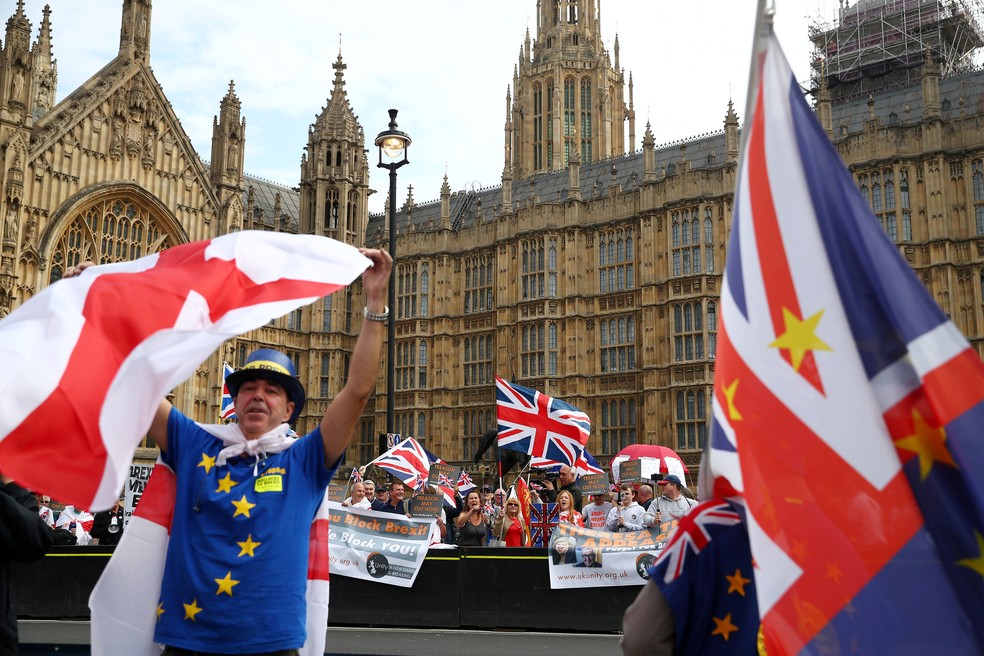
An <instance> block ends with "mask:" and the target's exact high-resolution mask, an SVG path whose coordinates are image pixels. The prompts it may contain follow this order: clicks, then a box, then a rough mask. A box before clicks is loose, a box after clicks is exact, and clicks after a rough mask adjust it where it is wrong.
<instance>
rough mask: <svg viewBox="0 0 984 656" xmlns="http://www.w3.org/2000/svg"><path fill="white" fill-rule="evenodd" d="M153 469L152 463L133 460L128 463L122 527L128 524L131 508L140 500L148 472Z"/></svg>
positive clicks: (148, 478)
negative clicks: (128, 469)
mask: <svg viewBox="0 0 984 656" xmlns="http://www.w3.org/2000/svg"><path fill="white" fill-rule="evenodd" d="M153 470H154V463H152V462H150V463H139V462H134V463H132V464H131V465H130V477H129V478H128V479H127V482H126V491H125V492H124V495H123V528H124V529H125V528H126V527H127V526H129V525H130V518H131V517H132V516H133V510H134V509H135V508H136V507H137V503H139V502H140V497H141V496H142V495H143V491H144V488H145V487H147V481H149V480H150V472H152V471H153Z"/></svg>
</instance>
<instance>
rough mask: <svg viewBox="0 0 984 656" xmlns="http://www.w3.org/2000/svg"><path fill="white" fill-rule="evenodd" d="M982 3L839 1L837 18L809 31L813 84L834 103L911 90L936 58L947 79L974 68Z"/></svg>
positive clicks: (981, 41) (983, 35)
mask: <svg viewBox="0 0 984 656" xmlns="http://www.w3.org/2000/svg"><path fill="white" fill-rule="evenodd" d="M981 16H982V0H859V2H857V3H855V4H854V5H853V6H848V0H841V7H840V11H839V17H838V19H837V20H835V21H832V22H828V23H826V24H824V23H821V22H816V23H814V24H813V25H811V26H810V40H811V41H812V42H813V55H812V58H811V62H810V66H811V68H812V76H811V77H812V79H811V84H812V86H813V89H814V90H816V89H818V88H819V86H820V83H821V80H825V81H826V85H827V88H828V89H829V90H830V94H831V98H832V99H833V100H835V101H837V100H846V99H850V98H855V97H858V96H859V95H861V94H864V95H868V94H870V93H873V92H875V91H879V90H883V89H890V88H897V87H902V86H908V85H910V84H912V83H913V82H915V81H916V80H918V79H919V74H920V72H919V68H920V67H921V66H922V64H923V63H924V62H925V61H926V57H927V56H932V57H933V58H934V59H935V60H936V61H937V62H938V64H939V66H940V70H941V73H942V74H944V75H949V74H952V73H956V72H959V71H962V70H967V69H969V68H972V67H974V66H975V62H974V51H975V50H976V49H977V48H979V47H980V46H981V45H984V32H982V31H981V27H980V18H981Z"/></svg>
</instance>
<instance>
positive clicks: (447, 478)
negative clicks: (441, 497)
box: [427, 462, 461, 489]
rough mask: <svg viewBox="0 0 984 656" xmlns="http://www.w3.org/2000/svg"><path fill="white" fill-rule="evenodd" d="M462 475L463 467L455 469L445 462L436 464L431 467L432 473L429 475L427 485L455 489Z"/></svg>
mask: <svg viewBox="0 0 984 656" xmlns="http://www.w3.org/2000/svg"><path fill="white" fill-rule="evenodd" d="M460 473H461V467H455V466H454V465H449V464H447V463H444V462H435V463H433V464H432V465H431V466H430V471H429V473H428V474H427V484H428V485H440V486H442V487H449V488H452V489H454V487H455V485H456V484H457V483H458V475H459V474H460Z"/></svg>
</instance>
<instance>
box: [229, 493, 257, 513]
mask: <svg viewBox="0 0 984 656" xmlns="http://www.w3.org/2000/svg"><path fill="white" fill-rule="evenodd" d="M232 505H234V506H235V507H236V512H234V513H232V516H233V517H238V516H239V515H246V516H247V517H249V509H250V508H255V507H256V504H255V503H250V502H249V499H247V498H246V495H245V494H244V495H243V498H242V499H240V500H239V501H236V500H233V501H232Z"/></svg>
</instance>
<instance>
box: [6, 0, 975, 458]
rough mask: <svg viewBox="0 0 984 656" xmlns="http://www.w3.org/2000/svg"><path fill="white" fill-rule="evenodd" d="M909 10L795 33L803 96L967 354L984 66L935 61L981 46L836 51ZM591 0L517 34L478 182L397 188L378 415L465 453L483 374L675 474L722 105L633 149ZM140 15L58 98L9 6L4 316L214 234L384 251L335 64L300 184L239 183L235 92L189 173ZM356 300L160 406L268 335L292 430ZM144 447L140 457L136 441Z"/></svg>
mask: <svg viewBox="0 0 984 656" xmlns="http://www.w3.org/2000/svg"><path fill="white" fill-rule="evenodd" d="M913 3H915V4H918V5H920V7H919V10H920V16H922V15H923V10H924V9H925V7H924V6H923V5H926V4H927V3H926V2H925V0H922V1H921V2H917V0H905V2H898V1H897V0H894V1H893V2H891V3H889V2H888V1H887V0H862V1H861V2H860V3H858V4H857V5H855V6H854V7H851V8H845V10H844V11H843V13H842V15H841V16H840V17H839V23H838V27H837V28H835V29H834V30H833V31H822V30H817V31H816V32H815V33H814V34H812V35H811V38H814V39H815V41H814V42H815V44H817V45H818V53H819V54H818V57H817V59H816V60H815V61H814V64H815V65H816V66H817V70H818V71H819V72H818V74H817V75H816V77H815V82H816V84H815V85H814V89H813V92H814V98H815V103H816V109H817V114H818V116H819V118H820V120H821V123H822V124H823V126H824V128H825V129H826V130H827V133H828V135H830V138H831V139H832V140H833V142H834V143H835V145H836V146H837V148H838V150H839V151H840V153H841V155H842V157H843V158H844V160H845V162H846V163H847V164H848V166H849V167H850V168H851V170H852V171H853V173H854V175H855V177H856V179H857V181H858V185H859V187H860V188H861V190H862V193H863V194H864V195H865V197H866V198H867V199H868V200H869V203H870V204H871V207H872V210H873V213H874V217H875V218H873V219H872V220H878V221H879V222H880V223H881V224H882V225H883V227H884V228H885V230H886V233H887V234H888V236H889V237H890V238H891V239H892V240H893V241H895V242H896V243H897V244H898V247H899V250H900V252H901V253H902V255H903V256H904V257H905V258H906V259H907V260H908V262H909V263H910V264H911V265H912V267H913V268H914V269H915V271H916V272H917V274H918V275H919V276H920V278H921V279H922V281H923V282H924V283H925V285H926V286H927V288H928V289H929V290H930V291H931V293H932V294H933V295H934V297H935V298H936V299H937V301H938V302H939V303H940V305H941V307H942V308H943V309H944V311H945V312H947V314H949V315H950V316H951V317H952V318H953V320H954V321H955V322H956V324H957V326H958V327H959V328H960V329H961V330H962V331H963V332H964V333H965V334H966V335H967V337H968V338H969V339H970V341H971V343H972V344H974V346H975V347H976V348H977V349H978V350H979V351H980V350H981V348H982V344H984V315H982V310H984V306H982V300H981V299H982V276H984V273H982V272H984V73H981V72H979V71H976V70H968V69H967V68H966V67H961V66H959V65H954V64H955V63H958V62H957V60H958V59H960V58H961V57H964V56H965V55H966V52H967V49H968V48H969V47H971V46H979V45H981V43H980V39H979V38H977V39H976V41H975V38H976V32H975V31H974V30H972V29H969V28H968V29H965V30H964V32H961V33H960V35H961V36H962V37H965V38H966V40H967V41H968V43H969V46H967V47H964V48H948V47H943V46H945V45H948V44H950V45H952V41H953V40H954V38H955V36H954V35H956V34H957V28H955V27H954V23H953V15H952V14H951V13H949V12H950V9H949V6H950V5H951V4H953V3H947V10H946V11H947V13H945V20H946V21H949V22H948V23H946V24H945V25H943V21H944V12H943V8H942V7H940V8H938V9H939V10H940V11H939V12H938V14H937V23H939V25H938V27H940V29H938V31H937V34H938V35H939V37H940V39H939V41H938V42H935V45H934V44H928V45H927V44H926V43H924V42H922V41H920V42H919V43H918V44H917V45H918V46H919V47H918V49H917V48H911V49H910V50H909V51H906V52H905V53H904V55H905V56H904V57H901V56H899V53H898V52H892V51H890V49H889V48H885V49H884V51H885V52H886V53H887V54H885V55H884V57H883V59H882V60H878V59H877V57H874V56H872V57H869V58H868V59H866V60H864V61H859V62H858V63H857V65H856V67H855V68H854V69H852V68H851V66H850V64H851V61H852V60H851V59H850V58H848V57H847V56H846V55H845V56H841V55H844V54H845V53H849V52H851V50H850V39H851V38H856V35H857V34H861V33H863V30H862V29H861V27H862V26H864V25H865V24H866V23H865V21H868V20H882V21H884V20H885V16H886V11H889V10H891V11H906V10H907V9H906V7H907V6H908V5H909V4H913ZM600 4H601V2H600V0H559V1H555V2H537V3H536V6H537V20H536V34H535V37H533V36H530V35H529V34H527V37H526V39H525V41H524V43H523V44H522V47H521V54H520V57H519V61H518V64H517V65H516V66H515V68H514V74H513V80H512V85H511V91H510V93H509V94H508V95H507V97H506V98H505V101H506V103H505V104H506V115H505V135H506V138H505V144H504V168H503V174H502V184H501V186H496V187H492V188H487V189H481V190H474V191H461V192H455V193H452V192H451V186H450V183H449V179H448V176H445V179H444V181H443V184H439V183H438V182H435V189H434V192H435V194H438V195H439V197H438V199H437V200H435V201H433V202H421V203H417V202H416V201H415V199H414V198H413V196H412V194H408V195H407V196H406V198H405V200H403V201H402V202H398V205H399V207H398V210H397V253H398V261H397V266H396V280H397V290H396V291H397V299H398V300H397V307H396V308H394V311H395V312H396V313H397V321H396V334H395V335H393V336H391V337H392V338H393V339H395V340H396V342H395V347H396V362H395V365H396V383H397V390H396V405H395V411H396V420H397V427H396V430H397V432H399V433H402V434H404V435H414V436H417V437H421V438H423V439H424V441H425V444H426V445H427V447H428V449H429V450H431V451H432V452H435V453H437V454H439V455H441V456H442V457H443V458H444V459H445V460H448V461H465V460H469V459H470V458H471V457H472V456H473V454H474V452H475V449H476V447H477V443H478V439H479V438H480V436H481V435H482V434H483V433H484V432H485V431H486V430H488V429H489V428H492V427H493V426H494V424H495V407H494V399H495V391H494V377H495V376H496V375H498V376H500V377H503V378H506V379H509V380H514V381H515V382H517V383H519V384H521V385H525V386H528V387H534V388H536V389H539V390H541V391H543V392H546V393H548V394H550V395H552V396H557V397H560V398H563V399H565V400H568V401H570V402H571V403H573V404H574V405H576V406H578V407H579V408H581V409H582V410H584V411H586V412H587V413H588V414H589V415H590V416H591V418H592V423H593V427H594V430H593V431H592V437H591V441H590V442H589V445H588V448H589V450H590V451H591V452H592V453H593V454H595V455H596V456H598V458H599V460H601V461H602V462H603V463H604V462H605V461H606V460H607V459H609V458H610V457H611V456H612V455H614V453H616V452H617V451H618V450H619V449H620V448H622V447H624V446H626V445H628V444H631V443H636V442H644V443H659V444H664V445H667V446H670V447H673V448H674V449H676V450H677V451H678V452H679V453H681V455H682V456H683V457H684V459H685V460H686V461H687V462H688V464H690V465H691V472H692V473H695V472H696V465H697V463H698V460H699V454H700V449H701V447H702V446H703V442H704V439H705V435H706V422H707V418H708V415H709V412H710V404H711V381H712V378H713V374H714V355H715V338H716V329H717V321H718V306H717V294H718V289H719V287H720V282H721V272H722V271H723V268H724V260H725V256H726V252H725V249H726V245H727V239H728V232H729V228H730V222H731V213H732V202H733V191H734V188H735V183H736V176H737V165H738V147H739V118H738V116H737V115H736V113H735V111H734V109H733V107H732V105H731V103H730V102H727V101H726V99H722V112H723V113H724V119H723V122H722V124H721V125H720V126H708V128H709V129H714V131H713V132H711V133H708V134H706V135H703V136H700V137H696V138H693V139H687V140H685V141H681V142H678V143H674V144H668V145H664V146H659V147H657V146H656V144H655V138H654V129H653V127H652V126H650V125H646V126H645V128H644V130H643V134H642V137H641V149H639V150H636V142H637V134H636V122H635V112H634V108H633V101H632V80H631V77H628V79H626V75H625V73H624V72H623V68H622V63H621V62H620V61H619V43H618V39H617V38H616V40H615V43H614V44H613V47H612V49H611V50H609V49H608V48H607V47H606V46H605V44H603V43H602V40H601V36H600V23H599V21H600ZM928 4H932V3H928ZM957 4H958V5H960V3H957ZM900 7H901V9H900ZM889 18H891V17H889ZM971 18H973V17H971ZM151 19H152V7H151V3H150V1H149V0H125V1H124V3H123V11H122V22H121V27H120V31H119V35H120V48H119V54H118V55H117V57H116V58H115V59H113V60H112V61H111V62H109V63H108V64H107V65H106V66H105V67H104V68H102V69H101V70H100V71H98V72H96V73H95V74H94V75H93V76H92V77H91V78H90V79H89V80H88V81H86V82H85V83H84V84H83V85H82V86H81V87H80V88H78V89H75V90H74V91H72V92H71V93H69V94H68V95H67V96H65V97H64V98H63V99H61V100H60V101H59V102H57V104H53V102H54V99H55V97H56V92H57V88H56V85H57V70H56V65H55V60H54V58H53V56H52V35H51V28H50V23H49V10H48V9H47V8H46V9H45V11H44V15H43V17H42V20H41V25H40V29H39V31H38V34H37V38H36V39H35V40H34V41H33V42H32V40H31V37H32V26H31V22H30V21H29V20H28V19H27V17H26V16H25V15H24V11H23V4H22V3H21V2H18V4H17V8H16V10H15V13H14V14H13V16H11V18H10V19H9V20H8V22H7V29H6V35H5V38H4V40H3V43H2V47H0V148H2V153H0V156H2V168H0V178H2V179H0V188H2V190H3V196H2V201H0V202H2V208H0V216H2V217H3V229H2V242H0V246H2V248H0V315H5V314H7V313H9V312H10V311H12V310H14V309H16V308H17V307H18V306H19V305H20V304H22V303H23V302H25V301H26V300H27V299H29V298H30V297H31V296H32V295H34V294H35V293H37V292H38V290H40V289H41V288H43V287H44V286H46V285H48V284H51V283H52V282H54V281H56V280H57V279H58V278H59V277H60V276H61V274H62V272H63V271H64V270H65V268H66V267H68V266H71V265H73V264H75V263H77V262H79V261H81V260H85V259H92V260H95V261H98V262H101V263H106V262H114V261H120V260H126V259H132V258H136V257H140V256H143V255H146V254H148V253H153V252H156V251H159V250H161V249H164V248H167V247H168V246H170V245H173V244H178V243H184V242H188V241H195V240H200V239H207V238H210V237H214V236H217V235H221V234H225V233H227V232H229V231H234V230H243V229H262V230H281V231H289V232H303V233H313V234H322V235H327V236H330V237H333V238H336V239H339V240H342V241H345V242H348V243H351V244H355V245H363V244H365V245H370V246H376V245H382V246H384V245H385V244H386V243H387V241H388V234H387V226H388V221H387V216H386V213H385V212H384V213H383V214H381V215H378V216H376V215H374V216H370V215H369V213H368V209H367V199H368V196H369V194H370V193H371V191H370V189H369V188H368V179H369V178H368V171H369V168H368V167H369V152H368V150H367V142H366V137H365V134H364V132H363V129H362V126H361V125H360V124H359V122H358V120H357V118H356V116H355V114H354V112H353V109H352V107H351V106H350V104H349V101H348V99H347V96H346V92H345V87H344V71H345V64H343V62H342V58H341V55H340V54H339V57H338V59H337V61H336V62H335V63H334V65H333V67H334V70H335V81H334V86H333V88H332V89H331V90H330V97H329V101H328V103H327V105H326V107H325V108H324V109H323V110H322V112H321V113H320V115H319V116H318V117H317V119H316V121H315V123H314V124H313V125H311V127H310V128H309V131H308V144H307V147H306V151H305V153H304V154H303V155H302V156H301V179H300V180H299V181H297V182H298V184H297V186H296V187H291V186H287V185H283V186H281V185H276V184H273V183H270V182H266V181H262V180H259V179H256V178H253V177H251V176H249V175H247V174H245V173H244V171H243V166H242V164H243V152H244V148H245V146H246V124H245V121H244V120H243V118H242V117H241V114H240V112H241V106H240V101H239V99H238V98H237V96H236V94H235V90H234V86H233V85H232V84H230V86H229V90H228V93H227V94H226V95H225V97H224V98H222V99H221V100H220V101H219V103H218V110H219V111H218V114H217V116H216V118H215V120H214V121H213V139H212V152H211V153H210V155H211V157H210V160H209V163H207V164H206V163H205V162H204V161H203V159H202V157H201V156H200V155H199V154H198V153H196V152H195V150H194V148H193V146H192V144H191V142H190V140H189V138H188V136H187V135H186V134H185V132H184V131H183V129H182V127H181V124H180V122H179V121H178V117H177V116H175V115H174V112H173V109H172V108H171V105H170V104H169V103H168V101H167V98H166V97H165V95H164V93H163V92H162V90H161V87H160V85H159V84H158V82H157V80H156V79H155V77H154V74H153V72H152V71H151V68H150V59H151V47H150V36H151V28H152V20H151ZM967 25H969V26H971V27H973V25H976V23H975V22H974V21H973V20H968V22H967V24H966V25H964V27H966V26H967ZM919 33H920V34H921V35H925V34H926V33H927V30H926V26H925V25H923V26H922V27H921V31H920V32H919ZM968 33H969V34H970V37H967V34H968ZM865 34H867V33H865ZM818 35H819V36H818ZM806 37H807V35H804V38H806ZM865 38H868V37H865ZM920 38H923V37H920ZM635 64H636V65H642V64H643V63H642V62H636V63H635ZM833 64H836V66H834V65H833ZM508 65H509V63H508V62H503V68H504V69H505V67H506V66H508ZM900 71H903V72H904V74H902V73H900ZM888 73H891V75H888ZM487 129H490V130H492V129H498V127H497V126H487ZM666 131H670V130H669V128H667V130H666ZM450 176H451V177H452V178H453V176H454V173H453V172H451V173H450ZM388 202H394V199H390V200H389V201H388ZM362 306H363V300H362V298H361V290H360V289H359V286H358V284H355V285H352V286H351V287H349V288H348V289H346V290H345V291H342V292H339V293H337V294H335V295H333V296H331V297H328V298H325V299H323V300H321V301H318V302H316V303H314V304H312V305H311V306H309V307H307V308H304V309H302V310H298V311H296V312H293V313H291V314H290V315H288V316H285V317H282V318H281V319H278V320H276V321H274V322H273V323H272V324H270V325H269V326H266V327H264V328H262V329H259V330H257V331H254V332H252V333H250V334H247V335H243V336H242V337H240V338H237V339H235V340H231V341H230V342H229V343H227V344H226V345H225V346H224V347H223V348H222V349H221V350H220V351H219V352H217V353H215V354H214V355H213V356H212V357H211V358H209V359H208V360H207V361H206V362H204V363H203V364H202V365H201V367H200V368H199V369H198V371H197V372H196V374H195V375H194V376H193V377H192V379H190V380H189V381H187V382H186V383H184V384H183V385H181V386H180V387H179V388H177V389H176V390H174V392H173V401H174V402H175V404H176V405H177V407H179V408H180V409H181V410H182V411H184V412H185V413H187V414H188V415H190V416H191V417H193V418H194V419H196V420H199V421H216V420H217V419H218V406H219V400H220V390H221V385H222V381H221V364H222V361H224V360H225V361H229V362H231V363H233V364H234V365H238V364H240V363H241V362H242V360H243V359H244V358H245V355H246V354H247V353H248V352H250V351H251V350H253V349H254V348H257V347H259V346H272V347H276V348H280V349H282V350H284V351H286V352H287V353H289V354H290V355H291V357H293V358H294V360H295V362H296V364H297V365H298V370H299V371H300V372H301V376H302V378H303V379H304V383H305V387H306V388H307V390H308V393H309V402H308V404H307V406H306V408H305V411H304V414H303V416H302V417H301V418H300V419H299V422H298V423H299V425H298V429H299V430H300V431H305V430H308V429H311V428H313V426H314V425H315V422H316V421H317V419H318V417H320V415H321V413H322V412H323V411H324V409H325V407H326V406H327V404H328V403H330V401H331V399H332V398H333V396H334V395H335V394H336V393H337V392H338V391H339V389H340V387H341V383H342V380H343V376H344V371H345V370H346V367H347V363H348V354H349V353H350V352H351V347H352V345H353V343H354V339H355V336H356V335H357V332H358V329H359V324H360V321H361V319H362V317H361V313H360V310H361V308H362ZM385 385H386V381H385V376H383V375H381V376H380V379H379V383H378V387H377V394H376V395H375V397H374V399H371V400H370V403H369V406H368V407H367V409H366V412H365V414H364V417H363V419H362V421H361V422H360V424H359V426H358V428H357V434H356V435H355V436H353V444H352V447H351V448H350V451H349V454H348V463H349V464H360V463H364V462H367V461H368V460H369V459H371V458H372V457H373V456H374V455H375V454H376V453H377V444H378V441H377V435H378V434H379V433H381V432H384V431H385V417H386V407H385V406H386V400H385V399H386V388H385ZM146 446H147V447H148V448H147V449H145V450H143V451H142V452H141V453H140V454H138V455H142V456H144V457H150V456H151V455H152V453H153V450H152V449H151V448H150V447H152V445H146ZM486 466H487V465H486Z"/></svg>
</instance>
